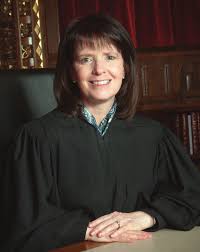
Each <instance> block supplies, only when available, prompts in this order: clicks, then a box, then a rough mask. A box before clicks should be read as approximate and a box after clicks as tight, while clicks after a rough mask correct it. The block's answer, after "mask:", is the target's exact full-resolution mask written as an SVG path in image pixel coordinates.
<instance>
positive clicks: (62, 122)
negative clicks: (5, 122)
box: [20, 109, 74, 139]
mask: <svg viewBox="0 0 200 252" xmlns="http://www.w3.org/2000/svg"><path fill="white" fill-rule="evenodd" d="M70 127H74V121H73V119H71V118H68V117H67V116H66V115H65V114H64V113H62V112H60V111H59V110H57V109H55V110H52V111H51V112H49V113H47V114H45V115H44V116H42V117H40V118H37V119H34V120H32V121H30V122H28V123H26V124H24V125H23V127H22V128H21V130H20V131H23V132H25V133H26V134H28V135H30V136H32V137H37V138H42V139H44V138H47V137H49V136H52V137H53V136H55V135H57V134H58V133H59V132H61V131H64V130H65V129H67V128H70Z"/></svg>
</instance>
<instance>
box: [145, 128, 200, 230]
mask: <svg viewBox="0 0 200 252" xmlns="http://www.w3.org/2000/svg"><path fill="white" fill-rule="evenodd" d="M155 177H156V186H155V190H154V193H153V195H152V196H151V198H150V199H146V201H147V202H148V206H149V208H147V209H146V210H144V211H146V212H148V213H149V214H152V215H153V216H154V217H155V218H156V219H157V224H156V225H155V226H154V227H152V228H151V229H150V230H151V231H156V230H158V229H160V228H162V227H168V228H173V229H179V230H190V229H192V228H193V227H194V226H196V225H199V224H200V170H199V169H198V168H197V167H196V166H195V165H194V164H193V162H192V161H191V159H190V157H189V155H188V154H187V153H186V150H185V149H184V147H183V146H182V144H181V143H180V141H179V140H178V139H177V137H176V136H175V135H174V134H173V133H172V132H171V131H170V130H169V129H167V128H164V129H163V135H162V137H161V141H160V142H159V144H158V149H157V164H156V167H155Z"/></svg>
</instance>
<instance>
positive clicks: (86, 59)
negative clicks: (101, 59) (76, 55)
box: [79, 56, 93, 64]
mask: <svg viewBox="0 0 200 252" xmlns="http://www.w3.org/2000/svg"><path fill="white" fill-rule="evenodd" d="M92 61H93V58H92V57H88V56H87V57H81V58H80V59H79V62H80V63H81V64H90V63H91V62H92Z"/></svg>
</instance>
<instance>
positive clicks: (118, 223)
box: [115, 220, 121, 229]
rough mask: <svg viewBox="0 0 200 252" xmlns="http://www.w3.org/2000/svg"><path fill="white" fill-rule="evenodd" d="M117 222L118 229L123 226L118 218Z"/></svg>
mask: <svg viewBox="0 0 200 252" xmlns="http://www.w3.org/2000/svg"><path fill="white" fill-rule="evenodd" d="M115 222H116V223H117V225H118V227H117V229H120V227H121V226H120V222H119V221H118V220H116V221H115Z"/></svg>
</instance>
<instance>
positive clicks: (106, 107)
mask: <svg viewBox="0 0 200 252" xmlns="http://www.w3.org/2000/svg"><path fill="white" fill-rule="evenodd" d="M113 103H114V100H113V101H112V102H110V101H109V102H108V103H104V104H95V105H94V104H93V105H91V104H86V103H84V105H85V106H86V107H87V109H88V110H89V111H90V113H91V114H92V115H93V116H94V118H95V120H96V123H97V125H99V124H100V122H101V121H102V120H103V119H104V118H105V117H106V115H107V114H108V112H109V111H110V109H111V107H112V105H113Z"/></svg>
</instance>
